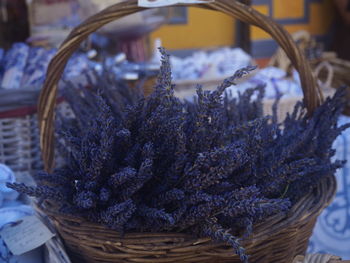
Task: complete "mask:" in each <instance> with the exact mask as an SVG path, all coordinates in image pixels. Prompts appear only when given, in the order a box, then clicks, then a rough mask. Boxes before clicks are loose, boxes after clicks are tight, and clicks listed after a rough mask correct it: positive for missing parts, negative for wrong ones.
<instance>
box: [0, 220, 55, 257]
mask: <svg viewBox="0 0 350 263" xmlns="http://www.w3.org/2000/svg"><path fill="white" fill-rule="evenodd" d="M0 235H1V237H2V239H3V241H4V242H5V244H6V245H7V247H8V249H9V250H10V251H11V252H12V254H14V255H22V254H23V253H26V252H28V251H31V250H33V249H35V248H37V247H40V246H41V245H43V244H45V243H46V242H47V241H48V240H50V239H51V238H52V237H53V236H54V234H53V233H52V232H51V231H50V230H49V229H48V228H47V227H46V226H45V225H44V223H42V222H41V221H40V219H39V218H37V217H36V216H26V217H23V218H22V219H20V220H19V221H17V222H16V223H14V224H12V225H8V226H6V227H5V228H4V229H3V230H2V231H1V232H0Z"/></svg>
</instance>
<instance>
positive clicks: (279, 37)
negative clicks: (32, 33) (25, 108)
mask: <svg viewBox="0 0 350 263" xmlns="http://www.w3.org/2000/svg"><path fill="white" fill-rule="evenodd" d="M188 6H195V7H201V8H206V9H210V10H216V11H220V12H222V13H225V14H227V15H229V16H232V17H235V18H237V19H239V20H241V21H243V22H245V23H248V24H251V25H254V26H257V27H260V28H261V29H263V30H264V31H266V32H267V33H269V34H270V35H271V36H272V37H273V38H274V39H275V40H276V41H277V43H278V44H279V45H280V46H281V47H282V48H283V50H284V51H285V52H286V54H287V55H288V57H289V58H290V60H291V61H292V63H293V65H294V67H295V68H296V69H297V71H298V72H299V74H300V79H301V83H302V88H303V93H304V103H305V105H306V107H307V109H308V112H309V114H312V112H313V111H314V110H315V108H316V107H317V106H318V105H319V104H320V102H321V94H320V92H319V90H318V88H317V83H316V80H315V78H314V76H313V74H312V71H311V68H310V65H309V64H308V62H307V60H306V58H305V57H304V55H303V54H302V52H301V51H300V50H299V48H298V47H297V45H296V44H295V43H294V41H293V39H292V38H291V36H290V35H289V34H288V33H287V31H285V30H284V29H283V28H282V26H280V25H278V24H277V23H275V22H274V21H273V20H272V19H270V18H268V17H266V16H264V15H262V14H261V13H259V12H257V11H255V10H254V9H253V8H251V7H249V6H247V5H244V4H241V3H239V2H238V1H236V0H216V1H215V2H212V3H205V4H190V5H188ZM145 9H146V8H143V7H139V6H138V5H137V0H128V1H125V2H121V3H118V4H116V5H113V6H110V7H108V8H106V9H105V10H103V11H101V12H99V13H97V14H96V15H94V16H92V17H90V18H89V19H87V20H86V21H85V22H83V23H82V24H81V25H79V26H78V27H76V28H75V29H73V31H72V32H71V33H70V35H69V36H68V37H67V39H66V40H65V41H64V42H63V43H62V45H61V47H60V49H59V50H58V52H57V54H56V56H55V57H54V58H53V59H52V61H51V63H50V65H49V67H48V71H47V78H46V81H45V84H44V87H43V89H42V91H41V94H40V98H39V104H38V118H39V125H40V145H41V149H42V156H43V161H44V165H45V170H46V171H49V172H50V171H51V170H52V169H53V167H54V118H55V113H54V109H55V103H56V96H57V86H58V82H59V80H60V78H61V75H62V72H63V70H64V68H65V66H66V64H67V61H68V59H69V58H70V57H71V55H72V54H73V53H74V51H76V50H77V49H78V47H79V46H80V44H81V43H82V42H83V41H84V40H85V39H86V38H87V37H88V35H89V34H91V33H93V32H95V31H96V30H98V29H99V28H101V27H102V26H103V25H105V24H107V23H109V22H112V21H114V20H117V19H119V18H121V17H124V16H127V15H130V14H133V13H136V12H139V11H143V10H145Z"/></svg>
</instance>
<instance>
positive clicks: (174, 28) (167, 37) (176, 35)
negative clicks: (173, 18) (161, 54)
mask: <svg viewBox="0 0 350 263" xmlns="http://www.w3.org/2000/svg"><path fill="white" fill-rule="evenodd" d="M234 31H235V22H234V19H233V18H231V17H229V16H228V15H225V14H222V13H220V12H215V11H210V10H205V9H202V8H193V7H190V8H188V24H186V25H184V24H173V25H165V26H162V27H161V28H160V29H159V30H157V31H155V32H153V33H152V34H151V38H150V39H151V43H153V41H154V39H155V38H157V37H159V38H161V40H162V45H163V46H164V47H166V48H168V49H195V48H210V47H216V46H228V45H233V43H234V37H235V35H234Z"/></svg>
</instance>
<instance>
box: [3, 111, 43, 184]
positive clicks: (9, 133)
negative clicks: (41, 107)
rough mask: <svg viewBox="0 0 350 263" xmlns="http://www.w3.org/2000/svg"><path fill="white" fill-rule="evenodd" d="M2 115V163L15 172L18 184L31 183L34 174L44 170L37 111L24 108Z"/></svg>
mask: <svg viewBox="0 0 350 263" xmlns="http://www.w3.org/2000/svg"><path fill="white" fill-rule="evenodd" d="M0 115H1V116H0V163H4V164H6V165H8V166H9V167H10V168H11V169H12V170H13V171H14V173H15V175H16V179H17V181H18V182H23V183H30V181H31V179H30V178H31V177H30V175H31V174H32V172H33V171H36V170H37V169H39V168H42V162H41V153H40V145H39V127H38V121H37V115H36V114H35V110H33V109H30V108H26V109H25V108H23V110H22V109H19V110H18V109H17V110H11V111H8V112H2V113H1V114H0Z"/></svg>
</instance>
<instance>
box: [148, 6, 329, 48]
mask: <svg viewBox="0 0 350 263" xmlns="http://www.w3.org/2000/svg"><path fill="white" fill-rule="evenodd" d="M305 1H308V3H309V14H306V11H307V10H304V4H305ZM254 2H255V3H259V0H256V1H253V3H254ZM263 2H264V1H263ZM267 2H268V1H267ZM270 2H271V4H272V5H273V8H272V9H271V8H269V5H268V4H260V5H259V4H255V5H253V7H254V8H255V9H257V10H258V11H260V12H262V13H263V14H265V15H268V16H271V17H272V18H273V19H295V20H296V22H295V23H293V24H286V25H284V27H285V28H286V29H287V30H288V31H289V32H290V33H294V32H296V31H298V30H308V31H309V32H311V34H313V35H324V34H326V33H327V31H328V30H329V27H330V25H331V21H332V18H333V16H332V14H333V9H334V8H333V5H332V0H322V1H320V3H317V2H316V3H312V1H311V0H289V1H288V0H270ZM265 3H266V1H265ZM270 10H274V11H273V14H270V13H269V12H270ZM305 16H308V17H309V21H308V22H298V19H299V20H300V21H302V19H303V18H304V17H305ZM157 37H159V38H161V39H162V45H163V46H165V47H166V48H168V49H196V48H210V47H217V46H225V45H226V46H230V45H231V46H232V45H234V39H235V23H234V19H233V18H231V17H229V16H227V15H225V14H222V13H219V12H214V11H209V10H204V9H200V8H188V24H175V25H165V26H163V27H161V28H160V29H159V30H156V31H155V32H153V33H152V34H151V37H150V40H151V43H153V41H154V39H155V38H157ZM251 39H252V41H259V40H267V39H270V36H269V35H268V34H267V33H265V32H264V31H262V30H260V29H258V28H256V27H252V30H251Z"/></svg>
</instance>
